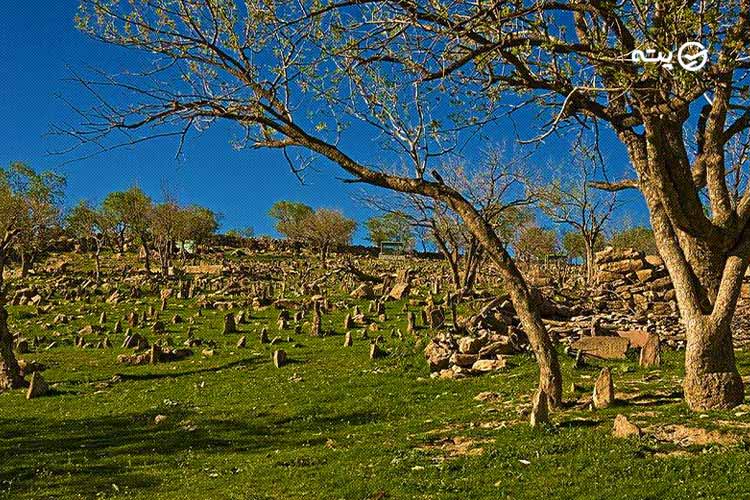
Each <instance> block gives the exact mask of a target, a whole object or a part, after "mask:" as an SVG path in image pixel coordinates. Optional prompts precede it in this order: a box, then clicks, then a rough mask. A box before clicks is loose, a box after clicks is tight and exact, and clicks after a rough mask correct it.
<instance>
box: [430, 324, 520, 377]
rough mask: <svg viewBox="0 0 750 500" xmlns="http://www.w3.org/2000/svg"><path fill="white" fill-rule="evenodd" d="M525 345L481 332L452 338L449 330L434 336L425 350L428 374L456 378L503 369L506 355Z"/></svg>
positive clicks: (518, 350)
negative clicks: (476, 334) (476, 335)
mask: <svg viewBox="0 0 750 500" xmlns="http://www.w3.org/2000/svg"><path fill="white" fill-rule="evenodd" d="M524 348H525V346H523V345H519V339H517V338H515V337H513V336H509V335H500V334H496V333H490V332H488V331H483V332H482V334H481V335H480V336H478V337H472V336H465V337H461V338H459V339H455V337H454V336H453V335H451V334H450V333H443V334H439V335H436V336H435V337H433V338H432V339H431V340H430V342H429V344H428V345H427V347H426V348H425V350H424V355H425V358H426V359H427V363H428V364H429V365H430V372H431V373H430V376H431V377H439V378H449V379H458V378H465V377H468V376H471V375H480V374H483V373H488V372H495V371H498V370H501V369H503V368H505V366H506V360H507V358H508V356H511V355H513V354H517V353H520V352H522V351H523V350H524Z"/></svg>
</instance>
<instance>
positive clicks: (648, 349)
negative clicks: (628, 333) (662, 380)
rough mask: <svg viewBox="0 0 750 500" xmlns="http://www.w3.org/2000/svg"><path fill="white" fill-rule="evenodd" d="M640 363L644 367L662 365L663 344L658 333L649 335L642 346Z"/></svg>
mask: <svg viewBox="0 0 750 500" xmlns="http://www.w3.org/2000/svg"><path fill="white" fill-rule="evenodd" d="M639 364H640V365H641V366H642V367H644V368H650V367H653V366H659V365H661V345H660V342H659V336H658V335H649V337H648V340H646V343H645V344H644V345H643V347H641V357H640V359H639Z"/></svg>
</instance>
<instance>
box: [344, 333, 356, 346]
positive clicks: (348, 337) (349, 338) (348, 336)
mask: <svg viewBox="0 0 750 500" xmlns="http://www.w3.org/2000/svg"><path fill="white" fill-rule="evenodd" d="M353 343H354V341H353V340H352V332H346V336H345V337H344V347H351V346H352V344H353Z"/></svg>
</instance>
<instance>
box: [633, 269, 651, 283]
mask: <svg viewBox="0 0 750 500" xmlns="http://www.w3.org/2000/svg"><path fill="white" fill-rule="evenodd" d="M635 276H636V278H638V281H641V282H646V281H648V280H650V279H651V278H652V277H653V276H654V270H653V269H650V268H646V269H641V270H640V271H636V272H635Z"/></svg>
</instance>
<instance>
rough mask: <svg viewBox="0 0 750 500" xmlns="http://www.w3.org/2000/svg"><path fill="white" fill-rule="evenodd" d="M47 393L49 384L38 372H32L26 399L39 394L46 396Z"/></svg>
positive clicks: (39, 395) (36, 396)
mask: <svg viewBox="0 0 750 500" xmlns="http://www.w3.org/2000/svg"><path fill="white" fill-rule="evenodd" d="M48 393H49V386H48V385H47V382H46V381H45V380H44V378H43V377H42V374H41V373H39V372H34V373H33V374H32V375H31V383H30V384H29V390H28V392H26V399H34V398H38V397H41V396H46V395H47V394H48Z"/></svg>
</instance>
